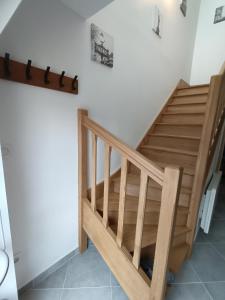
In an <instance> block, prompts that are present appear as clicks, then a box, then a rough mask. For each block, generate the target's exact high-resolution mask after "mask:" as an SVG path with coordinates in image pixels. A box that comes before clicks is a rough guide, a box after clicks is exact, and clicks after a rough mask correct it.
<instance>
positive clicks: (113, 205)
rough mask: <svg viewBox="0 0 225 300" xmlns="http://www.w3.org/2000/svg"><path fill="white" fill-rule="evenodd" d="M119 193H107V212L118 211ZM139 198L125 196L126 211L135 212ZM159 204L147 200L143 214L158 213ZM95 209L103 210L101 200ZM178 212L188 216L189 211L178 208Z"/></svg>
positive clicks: (182, 207)
mask: <svg viewBox="0 0 225 300" xmlns="http://www.w3.org/2000/svg"><path fill="white" fill-rule="evenodd" d="M119 197H120V195H119V193H115V192H112V193H109V211H118V208H119ZM138 202H139V198H138V197H135V196H129V195H126V211H130V212H137V209H138ZM160 206H161V204H160V202H159V201H155V200H151V199H147V200H146V209H145V212H159V211H160ZM97 209H98V210H100V211H102V210H103V198H99V199H97ZM178 212H179V213H182V214H188V212H189V210H188V208H187V207H184V206H180V205H179V206H178Z"/></svg>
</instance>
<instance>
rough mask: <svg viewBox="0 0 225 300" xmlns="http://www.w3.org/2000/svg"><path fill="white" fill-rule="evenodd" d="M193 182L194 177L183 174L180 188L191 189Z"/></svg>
mask: <svg viewBox="0 0 225 300" xmlns="http://www.w3.org/2000/svg"><path fill="white" fill-rule="evenodd" d="M193 180H194V176H191V175H187V174H184V173H183V176H182V186H184V187H187V188H192V186H193Z"/></svg>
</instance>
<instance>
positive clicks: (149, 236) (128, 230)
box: [112, 224, 190, 251]
mask: <svg viewBox="0 0 225 300" xmlns="http://www.w3.org/2000/svg"><path fill="white" fill-rule="evenodd" d="M116 228H117V226H116V225H113V226H112V229H113V230H114V231H115V232H116ZM135 231H136V226H135V225H130V224H129V225H125V226H124V236H123V244H124V245H125V247H126V248H127V249H128V251H133V250H134V238H135ZM157 231H158V226H154V225H144V227H143V236H142V248H144V247H147V246H150V245H154V244H155V243H156V239H157ZM189 231H190V229H189V228H187V227H186V226H176V227H175V230H174V237H178V236H180V235H182V234H185V233H187V232H189Z"/></svg>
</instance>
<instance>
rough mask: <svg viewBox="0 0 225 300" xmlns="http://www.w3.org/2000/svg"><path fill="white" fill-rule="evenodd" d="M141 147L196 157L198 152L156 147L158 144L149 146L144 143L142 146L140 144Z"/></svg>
mask: <svg viewBox="0 0 225 300" xmlns="http://www.w3.org/2000/svg"><path fill="white" fill-rule="evenodd" d="M141 148H142V149H145V150H159V151H162V152H170V153H177V154H183V155H188V156H196V157H197V156H198V152H194V151H187V150H181V149H175V148H167V147H158V146H150V145H144V146H141Z"/></svg>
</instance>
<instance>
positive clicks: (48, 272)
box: [18, 248, 80, 295]
mask: <svg viewBox="0 0 225 300" xmlns="http://www.w3.org/2000/svg"><path fill="white" fill-rule="evenodd" d="M79 253H80V252H79V248H77V249H76V250H74V251H72V252H71V253H69V254H67V255H66V256H65V257H63V258H61V259H60V260H59V261H58V262H56V263H55V264H54V265H52V266H51V267H50V268H48V269H47V270H45V271H44V272H42V273H41V274H40V275H38V276H37V277H36V278H34V279H33V280H31V281H30V282H29V283H28V284H26V285H25V286H24V287H22V288H21V289H19V291H18V293H19V295H21V294H23V293H24V292H25V291H27V290H30V289H32V288H35V287H37V286H38V285H39V284H40V283H41V282H42V281H43V280H45V279H46V278H47V277H48V276H49V275H51V274H52V273H54V272H55V271H57V270H58V269H60V268H61V267H62V266H63V265H65V264H66V263H67V262H68V261H69V260H70V259H71V258H72V257H74V256H76V255H78V254H79Z"/></svg>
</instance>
